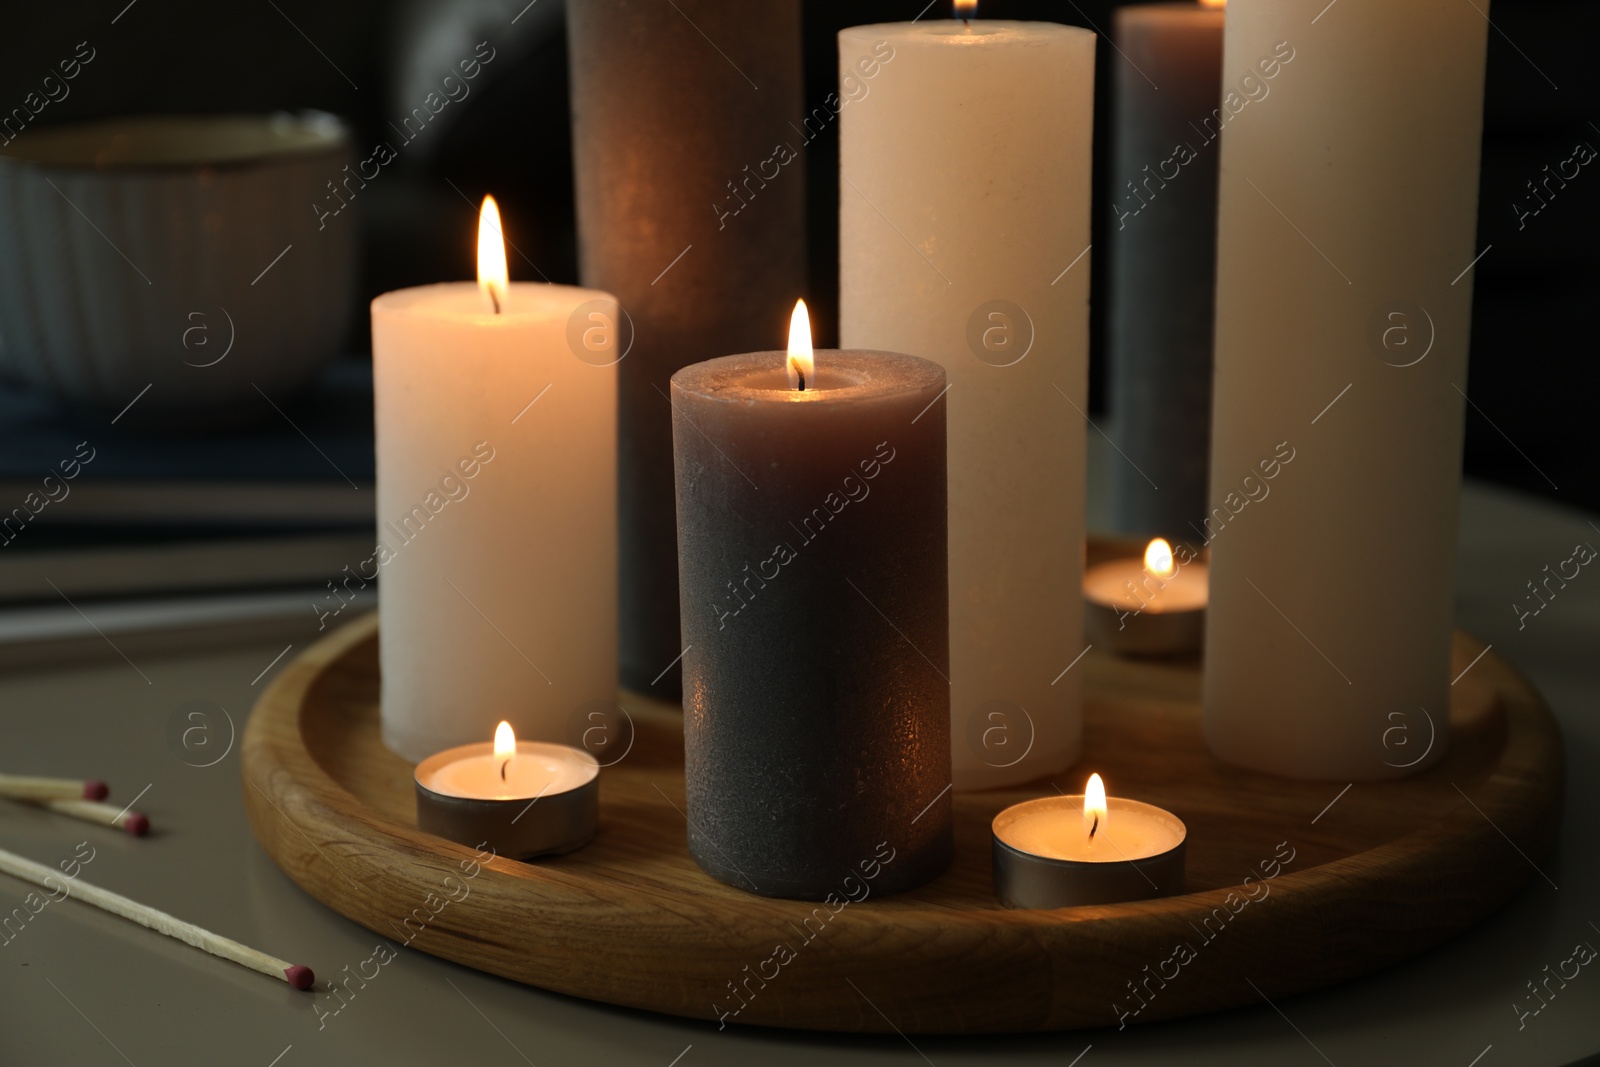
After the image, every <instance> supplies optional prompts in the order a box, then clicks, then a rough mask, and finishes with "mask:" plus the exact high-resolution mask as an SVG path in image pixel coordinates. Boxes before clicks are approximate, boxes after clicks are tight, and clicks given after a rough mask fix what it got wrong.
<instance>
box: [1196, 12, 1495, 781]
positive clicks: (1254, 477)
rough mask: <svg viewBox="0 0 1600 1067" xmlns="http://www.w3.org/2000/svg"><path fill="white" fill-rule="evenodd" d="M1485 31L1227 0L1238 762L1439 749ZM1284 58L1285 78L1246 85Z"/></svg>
mask: <svg viewBox="0 0 1600 1067" xmlns="http://www.w3.org/2000/svg"><path fill="white" fill-rule="evenodd" d="M1487 29H1488V23H1487V22H1485V21H1484V16H1483V14H1482V12H1480V11H1476V10H1474V9H1473V7H1472V5H1470V4H1459V3H1456V2H1455V0H1405V2H1403V3H1395V4H1370V3H1345V4H1338V5H1335V6H1327V5H1326V0H1294V2H1289V0H1232V2H1230V3H1229V4H1228V18H1227V28H1226V30H1225V38H1224V39H1225V45H1224V58H1223V84H1224V94H1223V105H1224V107H1225V108H1227V109H1228V111H1229V112H1230V114H1232V117H1231V118H1230V119H1229V121H1228V123H1227V126H1226V127H1225V129H1224V132H1223V137H1222V163H1221V166H1222V177H1221V197H1220V205H1219V216H1218V217H1219V222H1218V238H1217V312H1216V380H1215V402H1214V409H1213V419H1212V426H1213V430H1212V434H1213V437H1212V457H1211V490H1210V496H1211V500H1210V503H1211V505H1212V507H1211V511H1210V513H1209V516H1208V517H1207V519H1206V520H1205V523H1204V527H1205V529H1204V534H1205V537H1206V539H1207V540H1208V541H1209V543H1210V545H1211V603H1210V607H1209V611H1208V616H1209V617H1208V623H1207V632H1206V659H1205V689H1204V708H1205V711H1204V718H1205V734H1206V739H1207V741H1208V742H1209V744H1210V746H1211V749H1212V751H1213V752H1214V753H1215V754H1216V755H1217V756H1218V757H1219V758H1220V759H1223V760H1226V761H1228V762H1232V763H1237V764H1242V765H1244V766H1247V767H1251V768H1255V769H1257V770H1263V771H1269V772H1274V773H1278V774H1283V775H1288V776H1291V777H1296V778H1312V779H1327V780H1330V781H1349V780H1359V779H1379V778H1392V777H1398V776H1400V775H1403V774H1407V773H1410V772H1412V771H1415V770H1417V769H1420V768H1422V767H1426V766H1429V765H1431V764H1433V763H1435V762H1437V761H1438V760H1439V758H1440V757H1441V756H1442V755H1443V754H1444V750H1445V747H1446V742H1447V732H1448V718H1449V712H1448V697H1449V691H1450V675H1449V662H1450V630H1451V609H1452V586H1453V576H1454V565H1455V544H1456V521H1457V515H1456V512H1457V502H1458V497H1459V493H1460V481H1461V437H1462V422H1463V413H1464V407H1463V405H1464V391H1465V389H1466V381H1467V379H1466V371H1467V337H1468V327H1469V324H1470V323H1469V320H1470V317H1471V303H1472V272H1471V269H1470V266H1471V264H1472V262H1473V259H1474V256H1475V255H1476V252H1477V250H1476V249H1475V248H1474V223H1475V219H1476V214H1477V201H1478V144H1479V137H1480V133H1481V128H1482V112H1483V71H1484V48H1485V43H1486V35H1487ZM1288 55H1293V56H1294V57H1295V58H1294V61H1293V66H1292V67H1289V68H1287V69H1285V70H1284V71H1283V72H1282V74H1281V75H1280V76H1279V77H1278V78H1277V79H1276V81H1275V82H1274V84H1273V87H1272V92H1271V95H1270V96H1266V97H1264V98H1261V99H1255V100H1250V101H1247V100H1246V99H1245V97H1244V96H1243V95H1242V93H1241V92H1235V91H1232V87H1234V86H1238V85H1242V84H1244V81H1243V79H1244V76H1245V75H1248V74H1250V73H1251V72H1252V71H1253V70H1254V69H1256V66H1257V64H1258V63H1259V61H1260V60H1261V59H1262V58H1270V57H1274V56H1276V57H1277V58H1278V59H1279V60H1283V59H1284V58H1285V56H1288ZM1230 93H1231V95H1232V97H1233V103H1232V104H1230V100H1229V97H1230ZM1236 109H1237V110H1236ZM1269 478H1270V479H1271V480H1270V481H1268V479H1269Z"/></svg>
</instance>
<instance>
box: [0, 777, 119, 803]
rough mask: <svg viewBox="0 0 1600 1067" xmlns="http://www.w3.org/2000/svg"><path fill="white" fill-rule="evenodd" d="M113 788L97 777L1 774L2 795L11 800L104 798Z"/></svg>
mask: <svg viewBox="0 0 1600 1067" xmlns="http://www.w3.org/2000/svg"><path fill="white" fill-rule="evenodd" d="M110 795H111V788H110V787H109V786H107V785H106V784H105V783H104V782H102V781H100V780H99V779H97V778H91V779H88V780H87V781H84V780H80V779H77V778H28V777H24V776H21V775H15V774H0V797H8V798H10V799H11V800H104V799H105V798H106V797H108V796H110Z"/></svg>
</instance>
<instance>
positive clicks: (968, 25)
mask: <svg viewBox="0 0 1600 1067" xmlns="http://www.w3.org/2000/svg"><path fill="white" fill-rule="evenodd" d="M839 57H840V69H841V73H842V75H843V76H844V77H847V78H852V79H854V81H853V82H852V83H851V84H855V83H859V81H860V78H863V77H866V76H867V74H868V70H869V68H871V67H876V68H877V69H874V70H873V71H872V73H873V74H874V75H875V77H873V79H872V81H871V82H870V85H871V91H870V93H868V94H867V95H866V96H865V97H862V98H860V99H855V100H853V101H852V102H851V103H850V105H849V106H848V107H846V108H844V109H843V111H842V112H841V116H840V137H841V143H840V160H841V173H840V218H839V249H840V251H839V260H840V263H839V267H840V281H839V310H840V339H841V343H842V344H844V345H845V346H847V347H850V348H871V349H886V350H890V351H898V352H909V353H912V354H913V355H919V356H923V357H925V358H927V359H931V360H934V361H936V362H938V363H939V364H941V365H942V366H943V367H944V368H945V373H946V375H947V377H948V380H949V383H950V384H949V391H948V392H947V393H946V394H945V398H944V401H943V402H944V403H946V404H948V405H949V407H948V420H949V441H950V461H949V489H950V497H949V499H950V504H949V508H950V527H949V540H950V571H949V574H950V682H951V716H952V731H951V749H952V756H953V763H954V775H955V785H956V788H958V789H974V788H980V789H981V788H989V787H993V786H999V785H1006V784H1011V783H1015V782H1022V781H1027V780H1029V779H1032V778H1037V777H1039V776H1040V775H1042V774H1046V773H1051V772H1054V771H1058V770H1061V769H1063V768H1064V767H1066V766H1068V765H1070V764H1071V763H1073V762H1074V761H1075V760H1076V759H1077V758H1078V749H1079V743H1080V740H1081V735H1082V718H1081V689H1080V686H1079V681H1080V679H1081V677H1082V673H1083V672H1082V669H1081V667H1073V669H1068V668H1069V665H1073V664H1074V661H1075V660H1076V658H1077V656H1078V654H1079V653H1080V652H1082V651H1083V647H1084V646H1083V618H1082V616H1083V607H1082V599H1081V592H1080V587H1081V584H1082V574H1083V508H1084V497H1083V493H1084V444H1085V443H1084V414H1083V411H1084V408H1085V407H1086V405H1087V403H1088V398H1087V348H1088V292H1089V256H1088V248H1089V171H1090V166H1089V164H1090V138H1091V133H1092V127H1093V101H1092V97H1093V85H1094V35H1093V34H1092V33H1090V32H1088V31H1086V30H1080V29H1074V28H1070V27H1067V26H1059V25H1055V24H1051V23H1025V22H1002V21H985V20H981V19H973V20H971V21H970V22H966V21H964V20H961V19H930V20H927V21H923V22H916V23H896V24H886V25H875V26H857V27H854V28H852V29H847V30H844V31H843V32H841V33H840V34H839ZM863 64H866V66H863ZM843 88H844V90H849V89H850V84H846V85H845V86H844V87H843ZM841 95H846V94H845V93H844V92H842V93H841ZM855 95H859V94H855Z"/></svg>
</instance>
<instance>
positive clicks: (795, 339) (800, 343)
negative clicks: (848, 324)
mask: <svg viewBox="0 0 1600 1067" xmlns="http://www.w3.org/2000/svg"><path fill="white" fill-rule="evenodd" d="M784 364H785V366H786V367H787V368H788V371H789V386H790V388H792V389H794V390H795V391H796V392H801V393H803V392H805V391H806V383H807V382H808V381H815V380H816V376H817V371H816V351H815V350H814V349H813V348H812V347H811V316H810V315H809V314H808V313H807V312H806V302H805V301H804V300H797V301H795V305H794V314H792V315H790V316H789V358H788V359H786V360H785V361H784Z"/></svg>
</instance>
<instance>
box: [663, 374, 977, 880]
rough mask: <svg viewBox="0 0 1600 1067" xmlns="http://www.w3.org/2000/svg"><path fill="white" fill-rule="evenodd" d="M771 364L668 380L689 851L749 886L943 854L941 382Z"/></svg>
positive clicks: (893, 872)
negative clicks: (795, 378) (791, 370)
mask: <svg viewBox="0 0 1600 1067" xmlns="http://www.w3.org/2000/svg"><path fill="white" fill-rule="evenodd" d="M785 361H786V356H785V353H783V352H756V353H751V354H748V355H742V356H728V357H725V358H723V359H713V360H710V361H709V362H706V363H699V364H696V365H695V366H692V367H686V368H685V369H683V370H680V371H679V372H678V373H677V374H675V375H673V376H672V411H673V424H672V429H673V446H674V452H675V458H676V461H677V488H678V559H679V575H680V582H681V585H682V593H683V597H682V600H683V636H684V641H685V643H686V644H687V645H688V646H689V650H688V651H687V652H686V653H685V654H684V657H683V664H684V668H683V677H684V757H685V769H686V773H687V793H688V811H687V814H688V824H689V851H690V852H691V853H692V854H693V855H694V858H695V860H696V861H697V862H698V863H699V864H700V866H701V867H702V868H704V869H705V870H706V871H707V873H709V874H711V875H712V876H713V877H716V878H719V879H721V880H722V881H724V882H727V883H729V884H730V885H735V886H739V887H740V888H743V889H747V890H750V891H752V892H755V893H761V894H763V895H766V896H782V897H798V898H802V899H808V900H821V899H827V898H828V897H829V895H830V894H832V895H834V896H836V897H838V898H839V899H841V900H843V899H847V898H848V899H854V900H860V899H863V894H870V895H873V896H878V895H882V894H885V893H892V892H895V891H898V890H901V889H906V888H909V887H911V886H914V885H919V884H921V883H923V882H926V881H928V880H929V879H931V878H934V877H936V876H938V875H939V873H940V872H942V871H943V870H944V869H945V867H946V866H947V865H948V863H949V861H950V855H951V848H952V838H951V804H950V793H949V789H948V787H949V784H950V685H949V680H948V675H949V671H950V667H949V625H948V593H947V590H948V586H947V582H946V572H945V405H944V403H943V401H942V399H941V396H942V393H943V390H944V387H945V378H944V371H943V370H942V369H941V368H940V367H939V366H938V365H937V364H934V363H931V362H929V361H927V360H923V359H918V358H916V357H914V356H904V355H897V354H894V353H887V352H857V351H851V352H834V351H823V352H819V353H817V356H816V367H815V372H814V373H808V374H807V375H806V379H807V380H806V388H805V389H804V390H800V389H798V388H796V387H795V386H794V385H793V384H791V378H790V376H789V375H787V374H786V373H785Z"/></svg>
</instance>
